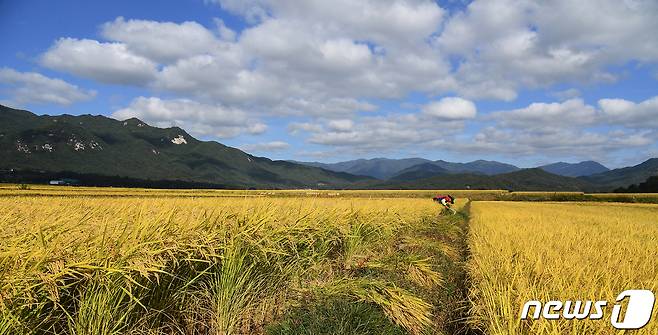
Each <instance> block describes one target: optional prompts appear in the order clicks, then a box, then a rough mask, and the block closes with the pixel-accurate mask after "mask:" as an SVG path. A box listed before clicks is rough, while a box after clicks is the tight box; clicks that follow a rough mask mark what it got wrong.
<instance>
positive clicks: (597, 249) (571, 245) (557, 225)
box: [468, 202, 658, 334]
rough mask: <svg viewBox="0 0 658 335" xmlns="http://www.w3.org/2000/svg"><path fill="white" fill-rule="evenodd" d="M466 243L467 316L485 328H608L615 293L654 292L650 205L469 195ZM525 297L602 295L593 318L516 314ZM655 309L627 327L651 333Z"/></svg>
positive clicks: (656, 249) (656, 211)
mask: <svg viewBox="0 0 658 335" xmlns="http://www.w3.org/2000/svg"><path fill="white" fill-rule="evenodd" d="M469 246H470V251H471V253H472V255H471V257H472V258H471V259H470V262H469V266H468V273H469V276H470V278H471V291H470V299H471V301H472V313H471V318H472V319H471V323H472V325H473V326H474V327H475V328H479V329H481V330H483V331H484V333H486V334H613V333H614V334H616V333H617V331H616V330H615V329H613V328H612V326H611V324H610V315H611V309H612V305H613V304H614V303H615V299H616V297H617V295H618V294H619V293H621V292H622V291H624V290H628V289H648V290H651V291H653V292H654V294H655V293H656V292H658V262H657V260H658V205H653V204H646V205H645V204H619V203H614V204H612V203H528V202H474V203H473V204H472V208H471V220H470V234H469ZM529 300H539V301H543V302H547V301H550V300H562V301H566V300H572V301H574V300H583V301H584V300H592V301H597V300H606V301H608V302H609V303H608V306H607V307H606V310H605V312H606V313H605V317H604V318H603V319H602V320H598V321H591V320H576V321H574V320H571V321H568V320H549V321H547V320H545V319H542V320H524V321H520V318H519V317H520V312H521V307H522V306H523V305H524V303H525V302H526V301H529ZM657 313H658V308H654V310H653V317H652V321H651V322H650V323H649V324H648V325H647V326H646V327H644V328H643V329H641V330H637V331H636V330H634V331H632V334H656V333H658V321H656V320H658V316H656V314H657ZM630 333H631V332H629V334H630Z"/></svg>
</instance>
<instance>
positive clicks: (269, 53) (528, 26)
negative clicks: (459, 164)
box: [0, 0, 658, 167]
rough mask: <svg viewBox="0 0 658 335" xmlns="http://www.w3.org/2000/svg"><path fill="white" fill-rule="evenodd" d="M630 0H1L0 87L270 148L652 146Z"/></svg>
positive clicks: (655, 7)
mask: <svg viewBox="0 0 658 335" xmlns="http://www.w3.org/2000/svg"><path fill="white" fill-rule="evenodd" d="M656 31H658V4H656V3H655V1H650V0H647V1H642V0H633V1H631V0H629V1H617V0H600V1H591V2H574V1H567V0H559V1H552V2H550V4H548V3H546V2H533V1H521V0H486V1H481V0H475V1H471V2H466V1H445V2H432V1H426V0H405V1H402V0H364V1H347V0H336V1H332V2H331V3H329V2H327V1H321V0H309V1H304V2H299V1H293V0H277V1H269V0H246V1H245V0H241V1H240V0H206V1H203V0H180V1H111V2H110V1H108V2H102V1H67V0H63V1H57V2H54V1H47V0H40V1H36V0H35V1H31V0H27V1H13V2H12V1H2V2H0V36H1V37H2V40H3V52H2V53H0V101H1V102H2V103H3V104H6V105H10V106H13V107H18V108H25V109H29V110H31V111H34V112H35V113H37V114H61V113H68V114H102V115H107V116H112V117H115V118H119V119H122V118H128V117H138V118H140V119H142V120H144V121H146V122H148V123H149V124H151V125H154V126H163V127H166V126H171V125H177V126H181V127H182V128H184V129H186V130H188V131H189V132H190V133H191V134H192V135H194V136H196V137H198V138H201V139H206V140H217V141H219V142H222V143H225V144H227V145H231V146H235V147H239V148H242V149H244V150H246V151H248V152H250V153H253V154H256V155H261V156H266V157H270V158H275V159H296V160H317V161H325V162H335V161H340V160H347V159H355V158H374V157H390V158H404V157H416V156H419V157H425V158H429V159H444V160H452V161H469V160H474V159H495V160H500V161H505V162H510V163H514V164H517V165H519V166H535V165H537V164H543V163H548V162H554V161H570V162H575V161H581V160H588V159H593V160H597V161H600V162H602V163H604V164H606V165H608V166H610V167H618V166H624V165H629V164H637V163H639V162H641V161H644V160H645V159H647V158H650V157H656V156H658V145H657V144H656V143H657V139H658V129H657V128H658V90H657V89H656V88H658V85H657V82H656V81H657V80H658V66H657V65H658V64H657V63H658V37H657V36H658V35H656V34H655V32H656Z"/></svg>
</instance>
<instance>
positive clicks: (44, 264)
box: [0, 185, 658, 335]
mask: <svg viewBox="0 0 658 335" xmlns="http://www.w3.org/2000/svg"><path fill="white" fill-rule="evenodd" d="M436 194H452V195H454V196H456V197H457V203H456V205H455V208H456V209H458V210H459V212H458V214H457V215H445V214H440V213H441V211H440V206H439V205H437V204H436V203H434V202H432V201H431V200H430V198H431V197H432V196H434V195H436ZM628 197H633V198H630V199H648V200H643V201H649V202H651V201H654V199H656V197H655V195H648V194H601V195H589V194H583V193H578V192H557V193H556V192H508V191H505V190H493V191H490V190H447V191H446V190H444V191H394V190H386V191H381V190H377V191H363V190H155V189H127V188H95V187H61V186H43V185H41V186H40V185H27V186H26V185H0V288H1V290H0V311H1V314H0V334H76V335H83V334H89V335H91V334H222V335H228V334H309V335H310V334H372V333H373V332H375V333H377V334H412V335H415V334H472V332H473V331H478V330H480V331H481V332H482V333H484V334H535V333H536V334H565V333H578V334H611V333H614V331H613V329H612V328H611V326H610V322H609V316H610V311H609V310H607V314H606V315H607V317H608V319H606V320H601V321H598V322H596V321H578V322H573V321H564V320H557V321H545V320H537V321H531V320H526V321H522V322H521V321H520V320H519V314H520V310H521V307H522V306H523V304H524V303H525V302H526V301H527V300H540V301H549V300H560V299H561V300H577V299H580V300H588V299H589V300H607V301H610V302H611V303H610V305H609V306H608V307H610V308H611V306H612V305H613V303H614V301H615V298H616V295H617V294H618V293H620V292H621V291H624V290H626V289H632V288H644V289H650V290H653V291H654V292H656V291H657V290H658V263H657V262H656V259H658V205H655V204H629V203H617V202H594V201H596V200H598V199H602V200H605V201H613V200H611V199H617V201H626V202H631V201H636V200H628V199H629V198H628ZM573 198H578V199H583V198H586V199H587V202H577V203H576V202H568V201H569V200H570V199H573ZM469 199H470V200H473V199H475V200H476V201H470V200H469ZM509 199H523V200H526V202H510V201H504V200H509ZM547 199H548V200H550V199H553V200H557V201H559V202H545V200H547ZM619 199H621V200H619ZM484 200H496V201H484ZM500 200H503V201H500ZM469 218H470V220H469ZM656 310H658V308H657V309H656ZM655 313H656V311H655V310H654V314H655ZM656 319H658V317H656V316H655V315H654V321H652V323H651V324H650V325H649V326H648V327H645V329H643V330H641V331H639V332H635V333H637V334H653V333H655V331H656V321H655V320H656Z"/></svg>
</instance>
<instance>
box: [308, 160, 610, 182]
mask: <svg viewBox="0 0 658 335" xmlns="http://www.w3.org/2000/svg"><path fill="white" fill-rule="evenodd" d="M296 163H300V164H305V165H309V166H315V167H321V168H323V169H327V170H330V171H337V172H347V173H351V174H357V175H364V176H370V177H373V178H377V179H391V180H405V179H421V178H426V177H431V176H433V175H436V174H440V173H449V174H462V173H472V174H484V175H490V176H491V175H497V174H501V173H510V172H514V171H519V170H521V168H519V167H517V166H514V165H511V164H506V163H501V162H496V161H486V160H476V161H472V162H468V163H454V162H446V161H443V160H437V161H431V160H427V159H423V158H407V159H388V158H374V159H357V160H352V161H345V162H339V163H331V164H327V163H319V162H296ZM537 168H539V169H542V170H544V171H546V172H550V173H552V174H556V175H560V176H566V177H581V176H588V175H592V174H597V173H603V172H607V171H609V169H608V168H607V167H605V166H603V165H601V164H600V163H597V162H594V161H584V162H579V163H565V162H558V163H553V164H548V165H542V166H538V167H537Z"/></svg>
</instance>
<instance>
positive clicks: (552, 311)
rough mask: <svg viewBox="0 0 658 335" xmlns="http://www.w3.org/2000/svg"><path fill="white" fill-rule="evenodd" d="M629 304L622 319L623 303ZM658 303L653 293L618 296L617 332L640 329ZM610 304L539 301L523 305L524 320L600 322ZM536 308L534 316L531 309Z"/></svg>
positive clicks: (614, 321) (628, 292) (614, 318)
mask: <svg viewBox="0 0 658 335" xmlns="http://www.w3.org/2000/svg"><path fill="white" fill-rule="evenodd" d="M624 300H628V302H627V303H626V304H625V305H626V308H625V313H624V317H623V319H622V320H620V318H621V312H622V306H623V305H624V304H622V302H623V301H624ZM655 301H656V298H655V297H654V295H653V293H652V292H651V291H649V290H626V291H624V292H621V293H620V294H619V295H618V296H617V301H616V303H615V305H614V306H613V307H612V316H611V317H610V322H611V323H612V326H613V327H615V328H616V329H640V328H642V327H644V326H645V325H646V324H647V323H649V320H650V319H651V313H652V312H653V305H654V303H655ZM607 305H608V302H607V301H594V302H592V301H585V302H583V301H579V300H578V301H564V302H562V301H559V300H553V301H549V302H547V303H545V304H543V306H542V303H541V302H540V301H537V300H531V301H528V302H526V303H525V305H523V309H522V310H521V320H528V319H532V320H538V319H539V318H541V317H543V318H544V319H546V320H558V319H565V320H573V319H576V320H583V319H591V320H600V319H602V318H603V317H604V308H605V306H607ZM533 307H534V310H533V312H532V314H530V310H531V309H532V308H533Z"/></svg>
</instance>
